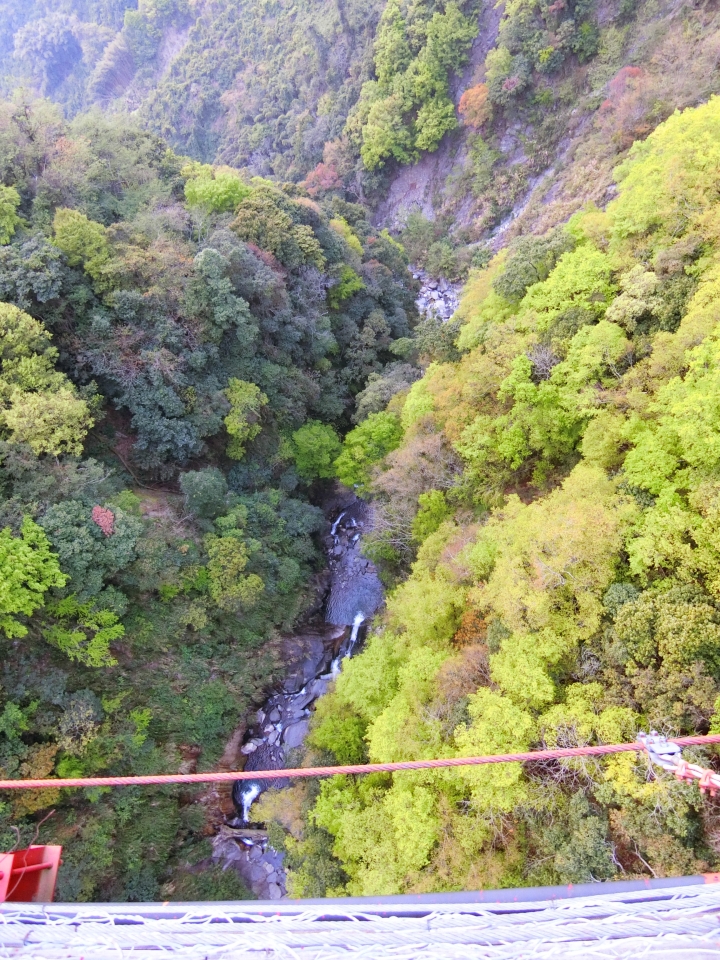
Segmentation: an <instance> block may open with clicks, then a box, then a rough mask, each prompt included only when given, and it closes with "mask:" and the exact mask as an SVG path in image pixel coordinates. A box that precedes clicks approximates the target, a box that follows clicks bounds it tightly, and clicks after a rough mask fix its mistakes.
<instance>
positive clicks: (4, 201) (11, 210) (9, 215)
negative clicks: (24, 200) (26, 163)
mask: <svg viewBox="0 0 720 960" xmlns="http://www.w3.org/2000/svg"><path fill="white" fill-rule="evenodd" d="M19 206H20V194H19V193H18V192H17V190H16V189H15V187H3V186H0V245H3V244H8V243H10V241H11V240H12V238H13V236H14V234H15V231H16V230H17V228H18V226H19V225H20V223H21V220H20V217H18V215H17V209H18V207H19Z"/></svg>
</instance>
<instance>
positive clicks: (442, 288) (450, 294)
mask: <svg viewBox="0 0 720 960" xmlns="http://www.w3.org/2000/svg"><path fill="white" fill-rule="evenodd" d="M413 279H415V280H419V281H420V284H421V286H420V293H419V295H418V298H417V300H416V301H415V305H416V306H417V308H418V313H419V314H420V316H421V317H423V318H424V317H430V316H433V314H434V315H435V316H437V317H439V318H440V319H441V320H449V319H450V317H452V315H453V314H454V313H455V311H456V310H457V308H458V305H459V303H460V291H461V290H462V284H460V283H451V282H450V281H449V280H445V279H442V278H441V279H440V280H436V279H435V278H434V277H431V276H430V274H428V273H426V272H425V271H424V270H420V269H417V268H415V269H413Z"/></svg>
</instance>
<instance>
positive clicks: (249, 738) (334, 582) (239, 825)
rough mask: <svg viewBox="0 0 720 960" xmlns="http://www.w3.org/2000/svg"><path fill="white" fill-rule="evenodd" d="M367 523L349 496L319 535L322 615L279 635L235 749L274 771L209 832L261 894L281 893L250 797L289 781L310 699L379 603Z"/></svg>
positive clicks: (245, 791) (243, 788) (246, 784)
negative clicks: (279, 672) (282, 661)
mask: <svg viewBox="0 0 720 960" xmlns="http://www.w3.org/2000/svg"><path fill="white" fill-rule="evenodd" d="M331 516H332V514H331ZM369 524H370V511H369V508H368V506H367V504H365V503H364V502H363V501H362V500H358V499H357V498H355V497H349V498H348V500H347V501H346V503H345V504H344V505H343V508H342V509H340V510H339V512H337V516H335V518H334V520H333V522H332V525H331V526H330V530H329V533H328V536H327V537H326V538H325V549H326V554H327V558H328V570H329V575H330V576H329V588H328V590H327V594H326V597H325V602H324V605H323V610H322V617H321V618H315V619H314V620H312V619H311V620H310V621H308V622H307V623H306V624H305V625H303V627H302V628H300V629H299V630H298V632H297V633H296V634H295V635H293V637H290V638H287V639H286V641H285V651H286V652H287V655H288V659H287V663H288V672H287V674H286V677H285V679H284V681H283V683H282V685H281V686H280V687H279V688H278V689H276V690H275V691H274V692H273V693H272V694H271V696H269V697H268V699H267V700H266V701H265V703H264V704H263V705H262V707H261V708H260V709H259V710H258V711H257V714H256V716H255V718H254V722H253V723H252V724H251V725H250V726H249V728H248V731H247V733H246V735H245V739H244V742H243V745H242V747H241V751H240V752H241V753H242V754H244V755H245V756H246V757H247V760H246V762H245V770H277V771H278V777H277V778H276V779H274V780H238V781H236V782H235V784H234V787H233V802H234V804H235V808H236V810H237V817H236V818H235V819H234V820H231V821H229V823H228V824H227V825H226V826H224V827H222V828H221V831H220V833H219V834H218V836H217V837H216V838H215V843H214V845H213V846H214V850H215V852H214V856H215V858H216V859H218V860H221V861H224V862H225V863H226V865H227V866H230V864H231V863H232V866H233V867H234V868H235V869H236V870H237V871H238V872H239V873H240V875H241V876H242V877H243V879H244V880H245V882H246V883H247V884H248V885H249V886H250V887H251V889H252V890H253V893H255V895H256V896H258V897H259V898H261V899H279V898H281V897H283V896H285V895H286V888H285V873H284V870H283V868H282V859H283V856H282V854H279V853H278V852H277V851H275V850H273V848H272V847H270V846H269V844H268V842H267V836H266V834H265V833H264V829H263V825H262V824H255V823H253V822H252V807H253V803H254V802H255V800H257V798H258V797H259V796H260V794H261V793H262V792H263V791H264V790H267V789H269V788H271V787H276V788H281V787H284V786H286V785H287V784H288V781H287V780H285V779H283V777H282V773H281V771H282V769H283V768H284V767H286V766H294V765H296V763H297V762H298V761H299V759H300V749H301V747H302V744H303V741H304V739H305V736H306V734H307V731H308V726H309V718H310V714H311V713H312V710H313V709H314V705H315V701H316V700H317V699H318V697H321V696H322V695H323V694H324V693H325V692H326V690H327V688H328V685H329V684H330V683H331V682H332V681H333V680H335V679H336V678H337V677H338V676H339V674H340V672H341V670H342V662H343V660H344V659H345V658H346V657H350V656H352V655H353V653H354V652H355V650H356V648H357V647H358V645H359V644H360V643H361V641H362V638H363V633H364V629H363V627H364V624H366V623H367V621H369V620H370V619H371V618H372V616H373V614H374V613H375V612H376V611H377V610H378V608H379V607H380V606H381V605H382V603H383V599H384V597H383V588H382V584H381V583H380V579H379V577H378V575H377V570H376V569H375V566H374V564H372V563H371V561H369V560H367V559H366V558H365V557H363V556H362V553H361V542H362V534H363V532H364V531H367V530H368V528H369Z"/></svg>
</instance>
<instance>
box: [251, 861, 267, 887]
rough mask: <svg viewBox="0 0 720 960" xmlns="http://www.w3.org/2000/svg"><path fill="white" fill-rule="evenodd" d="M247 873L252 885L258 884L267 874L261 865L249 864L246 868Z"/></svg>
mask: <svg viewBox="0 0 720 960" xmlns="http://www.w3.org/2000/svg"><path fill="white" fill-rule="evenodd" d="M247 873H248V876H249V877H250V880H251V881H252V883H260V882H261V881H263V880H265V878H266V877H267V874H266V873H265V871H264V870H263V868H262V864H261V863H251V864H250V866H249V867H248V871H247Z"/></svg>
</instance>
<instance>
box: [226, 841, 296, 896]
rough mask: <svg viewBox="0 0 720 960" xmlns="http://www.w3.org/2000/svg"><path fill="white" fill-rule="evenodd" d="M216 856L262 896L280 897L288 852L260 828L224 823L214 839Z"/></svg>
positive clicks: (283, 884)
mask: <svg viewBox="0 0 720 960" xmlns="http://www.w3.org/2000/svg"><path fill="white" fill-rule="evenodd" d="M212 855H213V860H216V861H219V862H221V863H223V864H225V868H226V869H232V870H235V871H237V873H238V874H239V875H240V876H241V877H242V879H243V880H244V881H245V883H246V884H247V886H248V887H249V888H250V889H251V890H252V892H253V893H254V894H255V896H256V897H257V898H258V899H259V900H280V899H281V898H282V897H285V896H287V890H286V888H285V870H284V869H283V860H284V858H285V855H284V854H283V853H278V851H277V850H274V849H273V848H272V847H271V846H270V844H269V843H268V840H267V836H265V835H264V834H263V832H262V831H260V830H245V829H242V828H233V827H230V826H222V827H221V828H220V831H219V832H218V834H217V836H216V837H215V839H214V840H213V854H212Z"/></svg>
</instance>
